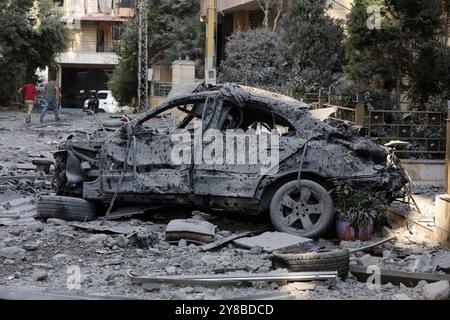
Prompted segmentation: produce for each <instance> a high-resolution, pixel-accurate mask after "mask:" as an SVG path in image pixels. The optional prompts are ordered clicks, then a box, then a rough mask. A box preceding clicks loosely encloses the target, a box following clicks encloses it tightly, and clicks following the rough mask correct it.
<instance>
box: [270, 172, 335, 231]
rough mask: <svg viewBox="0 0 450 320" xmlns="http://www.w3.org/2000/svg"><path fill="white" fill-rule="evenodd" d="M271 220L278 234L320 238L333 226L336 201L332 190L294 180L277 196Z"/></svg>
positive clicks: (277, 193) (272, 206) (283, 187)
mask: <svg viewBox="0 0 450 320" xmlns="http://www.w3.org/2000/svg"><path fill="white" fill-rule="evenodd" d="M270 218H271V221H272V224H273V225H274V227H275V228H276V229H277V230H278V231H281V232H288V233H291V234H295V235H299V236H302V237H307V238H318V237H320V236H321V235H323V234H324V233H325V232H326V231H327V230H328V228H329V227H330V226H331V224H332V223H333V219H334V206H333V200H332V198H331V196H330V194H329V193H328V191H327V190H326V189H325V188H324V187H322V186H321V185H320V184H318V183H316V182H314V181H311V180H298V181H297V180H296V181H291V182H288V183H286V184H284V185H283V186H281V187H280V188H279V189H278V190H277V192H276V193H275V195H274V196H273V198H272V201H271V203H270Z"/></svg>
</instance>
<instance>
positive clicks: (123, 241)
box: [116, 234, 128, 248]
mask: <svg viewBox="0 0 450 320" xmlns="http://www.w3.org/2000/svg"><path fill="white" fill-rule="evenodd" d="M116 241H117V245H118V246H119V247H121V248H125V247H126V246H127V245H128V239H127V238H126V237H125V236H124V235H123V234H119V235H118V236H117V237H116Z"/></svg>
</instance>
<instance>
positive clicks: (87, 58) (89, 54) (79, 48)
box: [57, 41, 119, 65]
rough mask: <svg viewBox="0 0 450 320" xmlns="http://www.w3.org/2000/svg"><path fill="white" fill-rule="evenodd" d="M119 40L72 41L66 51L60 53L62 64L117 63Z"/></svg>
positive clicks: (58, 60)
mask: <svg viewBox="0 0 450 320" xmlns="http://www.w3.org/2000/svg"><path fill="white" fill-rule="evenodd" d="M116 50H117V41H104V42H99V41H72V43H71V44H70V45H69V48H68V49H67V51H66V52H64V53H62V54H60V55H59V57H58V58H57V62H58V63H62V64H95V65H115V64H117V63H118V61H119V60H118V56H117V54H116Z"/></svg>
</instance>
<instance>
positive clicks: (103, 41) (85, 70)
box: [55, 0, 135, 108]
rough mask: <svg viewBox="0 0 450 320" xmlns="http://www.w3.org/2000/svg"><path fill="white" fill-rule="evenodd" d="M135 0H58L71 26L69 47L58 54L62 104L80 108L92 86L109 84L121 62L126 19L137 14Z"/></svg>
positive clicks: (56, 2) (104, 86)
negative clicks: (120, 45)
mask: <svg viewBox="0 0 450 320" xmlns="http://www.w3.org/2000/svg"><path fill="white" fill-rule="evenodd" d="M134 2H135V1H134V0H56V1H55V5H56V6H58V7H59V8H60V10H61V11H62V12H63V14H64V19H65V20H66V22H67V26H68V28H69V30H70V36H71V42H70V44H69V47H68V50H67V51H66V52H64V53H62V54H61V55H59V56H58V57H57V60H56V62H57V66H58V69H57V76H56V80H57V82H58V83H59V84H60V85H61V88H62V105H63V106H64V107H72V108H78V107H81V105H82V103H83V101H84V100H85V99H86V96H88V94H89V91H90V90H102V89H106V88H107V81H108V74H110V73H111V72H112V70H113V68H114V66H115V65H116V64H117V63H118V56H117V54H116V49H117V43H118V39H119V36H120V33H121V30H122V28H123V23H124V22H125V21H126V20H127V19H129V18H131V17H133V16H134V11H135V10H134Z"/></svg>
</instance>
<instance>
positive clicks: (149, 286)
mask: <svg viewBox="0 0 450 320" xmlns="http://www.w3.org/2000/svg"><path fill="white" fill-rule="evenodd" d="M142 289H144V291H146V292H156V291H159V290H160V285H159V284H158V283H143V284H142Z"/></svg>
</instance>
